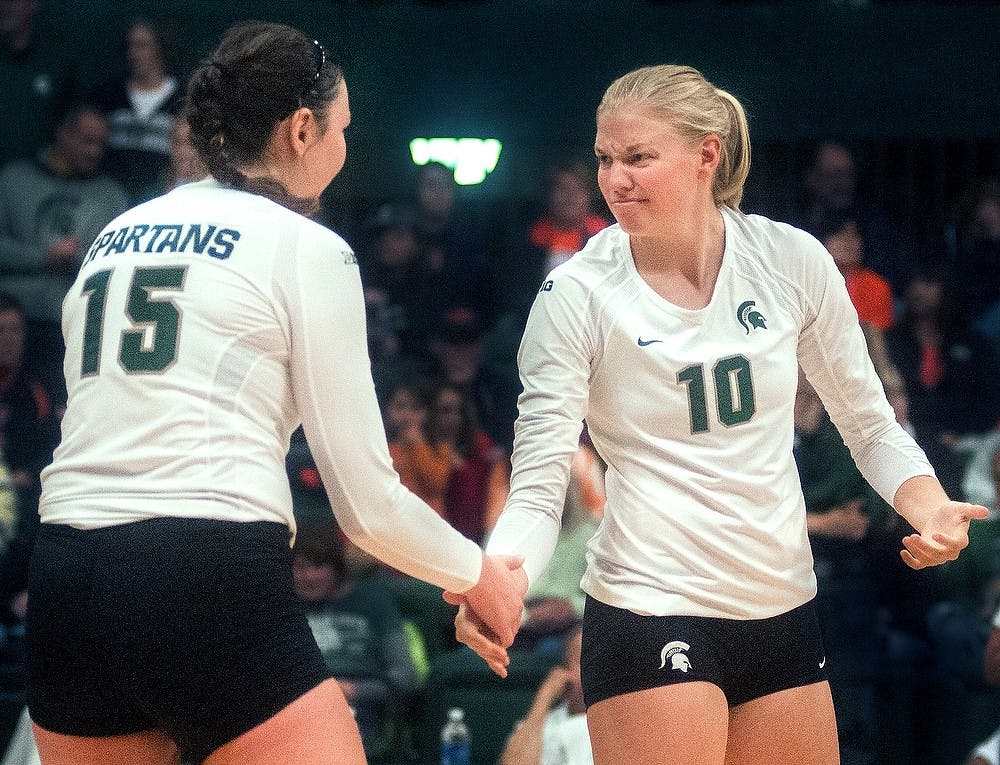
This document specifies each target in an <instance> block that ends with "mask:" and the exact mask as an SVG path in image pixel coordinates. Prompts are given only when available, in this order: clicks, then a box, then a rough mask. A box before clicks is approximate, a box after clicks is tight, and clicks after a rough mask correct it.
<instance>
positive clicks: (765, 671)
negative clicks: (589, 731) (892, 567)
mask: <svg viewBox="0 0 1000 765" xmlns="http://www.w3.org/2000/svg"><path fill="white" fill-rule="evenodd" d="M581 665H582V671H581V675H582V680H583V695H584V700H585V702H586V704H587V706H588V707H589V706H590V705H592V704H596V703H597V702H598V701H602V700H604V699H608V698H611V697H612V696H619V695H621V694H624V693H631V692H633V691H643V690H647V689H649V688H658V687H660V686H663V685H673V684H674V683H690V682H695V681H704V682H709V683H712V684H713V685H717V686H718V687H719V688H721V689H722V691H723V693H725V694H726V699H727V701H728V702H729V705H730V706H736V705H737V704H743V703H745V702H747V701H752V700H753V699H757V698H760V697H762V696H767V695H768V694H770V693H775V692H777V691H783V690H786V689H788V688H795V687H797V686H800V685H809V684H811V683H817V682H820V681H822V680H826V669H825V667H826V656H825V654H824V652H823V641H822V638H821V636H820V630H819V621H818V619H817V617H816V609H815V608H814V607H813V603H812V602H811V601H810V602H809V603H806V604H805V605H802V606H799V607H798V608H795V609H793V610H791V611H789V612H788V613H785V614H780V615H779V616H774V617H771V618H769V619H749V620H741V619H716V618H710V617H702V616H640V615H638V614H635V613H633V612H631V611H627V610H624V609H621V608H615V607H613V606H609V605H606V604H604V603H601V602H600V601H597V600H595V599H593V598H591V597H588V598H587V605H586V609H585V612H584V617H583V655H582V662H581Z"/></svg>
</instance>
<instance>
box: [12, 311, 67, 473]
mask: <svg viewBox="0 0 1000 765" xmlns="http://www.w3.org/2000/svg"><path fill="white" fill-rule="evenodd" d="M24 344H25V318H24V307H23V306H22V305H21V302H20V301H19V300H18V299H17V298H16V297H14V296H13V295H11V294H9V293H0V444H2V447H3V455H4V458H5V459H6V461H7V464H8V465H9V466H10V469H11V472H12V476H11V480H12V481H13V483H14V485H15V486H18V487H26V486H29V485H35V484H37V482H38V475H39V473H41V471H42V468H44V467H45V466H46V465H48V464H49V462H51V461H52V451H53V449H55V447H56V444H57V443H58V442H59V417H58V412H57V411H56V409H55V406H54V405H53V403H52V399H51V397H50V396H49V394H48V392H47V391H46V390H45V387H44V386H43V385H42V384H41V383H39V382H38V381H37V380H36V379H35V378H34V377H33V376H32V375H31V373H30V372H29V371H28V370H27V369H25V358H24Z"/></svg>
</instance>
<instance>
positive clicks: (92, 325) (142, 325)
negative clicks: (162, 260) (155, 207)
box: [80, 267, 187, 377]
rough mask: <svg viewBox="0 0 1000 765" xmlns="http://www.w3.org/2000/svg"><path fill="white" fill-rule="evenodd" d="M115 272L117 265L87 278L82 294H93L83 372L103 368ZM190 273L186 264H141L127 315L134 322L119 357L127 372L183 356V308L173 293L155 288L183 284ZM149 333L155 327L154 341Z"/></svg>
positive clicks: (155, 369) (161, 368) (157, 367)
mask: <svg viewBox="0 0 1000 765" xmlns="http://www.w3.org/2000/svg"><path fill="white" fill-rule="evenodd" d="M113 273H114V269H111V268H109V269H107V270H104V271H98V272H97V273H95V274H92V275H91V276H89V277H87V279H86V281H84V283H83V290H82V292H81V294H82V295H83V296H84V297H85V298H86V299H87V316H86V320H85V322H84V327H83V358H82V361H81V364H80V376H81V377H90V376H92V375H96V374H98V373H99V372H100V369H101V338H102V336H103V334H104V314H105V311H106V310H107V303H108V283H109V282H110V281H111V275H112V274H113ZM185 276H187V268H186V267H181V268H178V267H150V268H137V269H135V273H134V274H133V276H132V284H131V285H130V286H129V290H128V301H127V302H126V304H125V316H126V318H127V319H128V320H129V322H131V327H132V328H130V329H124V330H122V333H121V341H120V343H119V347H118V361H119V363H120V364H121V365H122V368H123V369H124V370H125V371H126V372H129V373H153V374H159V373H161V372H165V371H166V370H167V369H169V368H170V367H171V366H172V365H173V363H174V361H176V360H177V333H178V331H179V330H180V324H181V313H180V310H179V309H178V308H177V306H176V305H175V304H174V302H173V301H172V300H171V299H170V298H164V297H156V298H154V297H152V293H153V291H154V290H155V291H157V292H162V291H164V290H175V291H180V290H183V289H184V278H185ZM147 333H152V342H150V343H146V342H144V341H145V338H146V337H147Z"/></svg>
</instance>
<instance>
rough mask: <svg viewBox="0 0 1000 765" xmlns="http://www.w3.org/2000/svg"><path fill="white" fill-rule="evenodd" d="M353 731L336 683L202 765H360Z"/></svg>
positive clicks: (325, 685)
mask: <svg viewBox="0 0 1000 765" xmlns="http://www.w3.org/2000/svg"><path fill="white" fill-rule="evenodd" d="M364 763H365V752H364V749H363V748H362V746H361V736H360V734H359V733H358V726H357V725H356V724H355V722H354V717H353V715H351V709H350V707H349V706H348V705H347V701H346V699H345V698H344V694H343V693H342V692H341V690H340V686H339V685H338V684H337V681H336V680H326V681H324V682H323V683H320V684H319V685H318V686H316V687H315V688H313V689H312V690H311V691H309V692H308V693H306V694H304V695H303V696H300V697H299V698H298V699H296V700H295V701H293V702H292V703H291V704H289V705H288V706H286V707H285V708H284V709H282V710H281V711H280V712H278V713H277V714H276V715H274V716H273V717H272V718H270V719H269V720H265V721H264V722H262V723H261V724H260V725H258V726H256V727H255V728H251V729H250V730H248V731H247V732H246V733H244V734H243V735H241V736H239V737H238V738H235V739H233V740H232V741H230V742H229V743H228V744H224V745H223V746H221V747H219V748H218V749H216V750H215V751H214V752H213V753H212V754H211V755H209V756H208V757H207V758H206V759H205V762H204V765H364Z"/></svg>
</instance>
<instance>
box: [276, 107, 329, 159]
mask: <svg viewBox="0 0 1000 765" xmlns="http://www.w3.org/2000/svg"><path fill="white" fill-rule="evenodd" d="M285 122H286V123H287V127H286V136H287V139H288V142H289V146H290V147H291V149H292V152H293V153H294V154H295V156H297V157H301V156H302V155H303V154H305V153H306V152H307V151H308V150H309V149H310V148H311V147H312V145H313V144H314V143H316V142H317V141H318V140H320V139H321V138H322V137H323V134H322V131H321V130H320V126H319V122H318V121H317V119H316V115H315V114H313V111H312V109H310V108H308V107H306V106H303V107H301V108H299V109H296V110H295V111H294V112H292V113H291V115H290V116H289V117H288V118H287V119H286V120H285Z"/></svg>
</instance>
